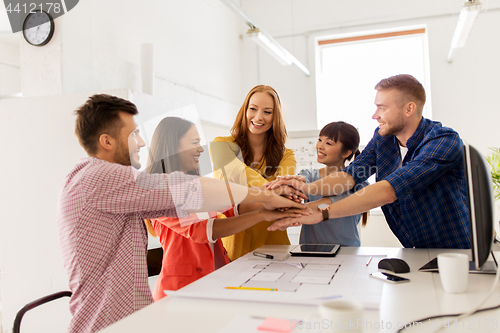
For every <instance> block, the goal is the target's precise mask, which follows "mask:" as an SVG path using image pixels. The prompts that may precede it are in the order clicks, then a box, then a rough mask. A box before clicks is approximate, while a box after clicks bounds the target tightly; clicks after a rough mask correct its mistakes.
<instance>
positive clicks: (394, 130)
mask: <svg viewBox="0 0 500 333" xmlns="http://www.w3.org/2000/svg"><path fill="white" fill-rule="evenodd" d="M404 127H405V124H404V118H403V117H401V118H398V119H396V120H395V121H394V123H392V124H391V125H389V124H388V123H385V126H384V127H383V128H381V129H380V130H379V131H378V134H380V135H381V136H388V135H398V134H399V133H400V132H401V131H402V130H403V129H404Z"/></svg>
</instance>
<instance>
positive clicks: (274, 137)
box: [231, 85, 287, 178]
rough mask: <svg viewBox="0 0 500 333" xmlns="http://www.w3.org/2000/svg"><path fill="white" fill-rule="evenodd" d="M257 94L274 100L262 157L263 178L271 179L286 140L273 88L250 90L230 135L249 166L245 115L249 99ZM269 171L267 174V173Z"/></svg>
mask: <svg viewBox="0 0 500 333" xmlns="http://www.w3.org/2000/svg"><path fill="white" fill-rule="evenodd" d="M257 92H265V93H267V94H269V96H271V97H272V98H273V100H274V110H273V125H272V126H271V128H270V129H269V130H268V131H267V132H266V140H265V151H264V157H265V159H266V166H267V167H268V168H266V170H265V173H264V175H263V176H264V178H268V177H271V176H272V175H273V174H274V173H275V172H276V170H277V168H278V165H279V164H280V161H281V159H282V158H283V155H284V153H285V141H286V138H287V133H286V128H285V122H284V121H283V116H282V114H281V101H280V98H279V96H278V93H277V92H276V90H274V88H273V87H270V86H265V85H258V86H255V87H253V88H252V90H250V92H249V93H248V94H247V96H246V97H245V100H244V101H243V105H241V108H240V111H239V112H238V114H237V115H236V119H235V121H234V125H233V127H232V128H231V135H232V136H233V137H234V140H235V142H236V144H237V145H238V147H240V149H241V154H242V156H243V161H244V162H245V164H246V165H249V166H251V165H252V162H253V157H254V156H253V152H252V149H251V148H250V145H249V144H248V121H247V117H246V113H247V110H248V105H249V104H250V98H251V97H252V95H253V94H255V93H257ZM268 170H269V172H268Z"/></svg>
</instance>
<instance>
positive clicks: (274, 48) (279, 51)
mask: <svg viewBox="0 0 500 333" xmlns="http://www.w3.org/2000/svg"><path fill="white" fill-rule="evenodd" d="M247 34H248V36H250V37H251V38H252V39H253V40H254V41H255V42H256V43H257V44H259V45H260V46H261V47H262V48H263V49H264V50H266V51H267V52H269V53H270V54H271V55H272V56H273V57H274V58H275V59H276V60H278V62H279V63H280V64H282V65H291V64H292V59H291V58H290V57H289V56H288V55H289V53H288V51H287V50H284V49H283V47H281V45H280V44H278V43H275V42H274V41H273V39H272V37H271V38H269V37H270V36H266V35H265V34H264V33H263V32H262V31H260V30H259V29H256V28H255V29H249V30H248V31H247Z"/></svg>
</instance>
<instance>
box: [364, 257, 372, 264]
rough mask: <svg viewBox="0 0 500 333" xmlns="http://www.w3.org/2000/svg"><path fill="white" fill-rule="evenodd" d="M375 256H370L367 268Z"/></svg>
mask: <svg viewBox="0 0 500 333" xmlns="http://www.w3.org/2000/svg"><path fill="white" fill-rule="evenodd" d="M372 258H373V256H370V259H368V262H367V263H366V266H368V265H369V264H370V263H371V262H372Z"/></svg>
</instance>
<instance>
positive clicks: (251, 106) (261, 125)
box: [246, 92, 274, 135]
mask: <svg viewBox="0 0 500 333" xmlns="http://www.w3.org/2000/svg"><path fill="white" fill-rule="evenodd" d="M273 114H274V99H273V98H272V97H271V95H269V94H268V93H265V92H256V93H255V94H253V95H252V97H250V100H249V103H248V109H247V111H246V119H247V124H248V134H254V135H263V134H265V133H266V132H267V131H268V130H269V129H270V128H271V127H272V126H273Z"/></svg>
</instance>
